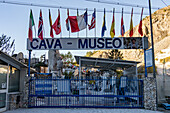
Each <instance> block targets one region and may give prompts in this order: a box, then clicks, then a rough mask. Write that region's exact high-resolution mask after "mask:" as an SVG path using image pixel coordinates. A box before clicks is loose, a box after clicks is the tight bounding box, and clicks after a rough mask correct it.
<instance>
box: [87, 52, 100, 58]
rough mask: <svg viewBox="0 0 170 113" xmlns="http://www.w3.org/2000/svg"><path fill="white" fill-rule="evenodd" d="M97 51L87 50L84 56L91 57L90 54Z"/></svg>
mask: <svg viewBox="0 0 170 113" xmlns="http://www.w3.org/2000/svg"><path fill="white" fill-rule="evenodd" d="M97 52H98V51H93V52H91V51H88V52H87V53H86V55H85V56H86V57H91V56H92V55H94V54H95V53H97Z"/></svg>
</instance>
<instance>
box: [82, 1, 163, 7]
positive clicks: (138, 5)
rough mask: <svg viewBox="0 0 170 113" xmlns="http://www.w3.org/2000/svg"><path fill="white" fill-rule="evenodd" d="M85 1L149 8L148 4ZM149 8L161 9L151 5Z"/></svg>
mask: <svg viewBox="0 0 170 113" xmlns="http://www.w3.org/2000/svg"><path fill="white" fill-rule="evenodd" d="M85 1H89V2H98V3H105V4H114V5H121V6H129V7H138V8H145V9H149V7H148V6H142V5H136V4H128V3H120V2H108V1H107V2H106V1H100V0H85ZM151 9H161V8H159V7H152V8H151Z"/></svg>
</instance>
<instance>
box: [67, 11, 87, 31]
mask: <svg viewBox="0 0 170 113" xmlns="http://www.w3.org/2000/svg"><path fill="white" fill-rule="evenodd" d="M68 19H69V21H70V26H71V32H78V31H81V30H83V29H85V28H86V26H87V11H86V12H85V13H84V14H83V15H80V16H69V17H68Z"/></svg>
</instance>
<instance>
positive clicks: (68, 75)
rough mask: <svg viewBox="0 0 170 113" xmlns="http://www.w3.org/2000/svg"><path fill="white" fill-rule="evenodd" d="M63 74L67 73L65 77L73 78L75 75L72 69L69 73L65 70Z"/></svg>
mask: <svg viewBox="0 0 170 113" xmlns="http://www.w3.org/2000/svg"><path fill="white" fill-rule="evenodd" d="M63 75H65V79H71V78H72V77H73V76H74V75H73V72H72V71H70V72H69V73H67V72H66V71H65V72H64V73H63Z"/></svg>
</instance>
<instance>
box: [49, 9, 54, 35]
mask: <svg viewBox="0 0 170 113" xmlns="http://www.w3.org/2000/svg"><path fill="white" fill-rule="evenodd" d="M49 22H50V36H51V37H52V38H54V34H53V28H52V19H51V13H50V9H49Z"/></svg>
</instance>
